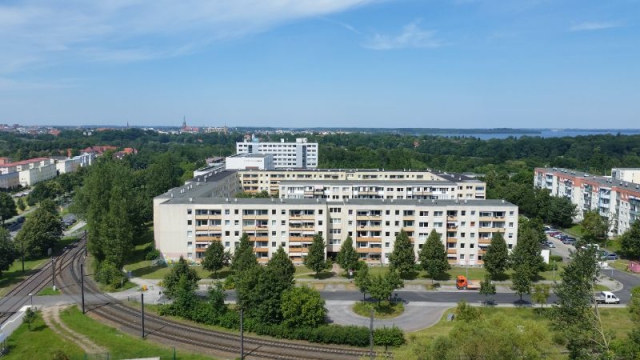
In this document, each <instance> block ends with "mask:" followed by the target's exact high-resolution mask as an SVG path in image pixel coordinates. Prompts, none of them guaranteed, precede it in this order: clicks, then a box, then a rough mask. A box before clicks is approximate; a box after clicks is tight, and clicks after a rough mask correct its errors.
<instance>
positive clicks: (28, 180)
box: [0, 158, 57, 186]
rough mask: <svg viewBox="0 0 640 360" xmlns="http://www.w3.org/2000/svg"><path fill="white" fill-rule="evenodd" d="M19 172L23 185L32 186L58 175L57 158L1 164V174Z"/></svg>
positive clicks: (19, 178)
mask: <svg viewBox="0 0 640 360" xmlns="http://www.w3.org/2000/svg"><path fill="white" fill-rule="evenodd" d="M12 172H17V173H18V182H19V183H20V185H21V186H32V185H35V184H37V183H39V182H41V181H44V180H49V179H53V178H54V177H56V175H57V171H56V164H55V160H53V159H50V158H35V159H29V160H22V161H17V162H13V163H7V164H2V165H0V173H1V174H9V173H12Z"/></svg>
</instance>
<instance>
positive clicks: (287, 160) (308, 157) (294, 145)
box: [236, 138, 318, 169]
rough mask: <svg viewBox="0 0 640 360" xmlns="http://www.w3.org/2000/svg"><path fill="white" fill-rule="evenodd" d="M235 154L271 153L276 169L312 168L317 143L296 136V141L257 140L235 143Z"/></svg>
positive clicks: (314, 166)
mask: <svg viewBox="0 0 640 360" xmlns="http://www.w3.org/2000/svg"><path fill="white" fill-rule="evenodd" d="M236 153H237V154H273V162H274V166H275V168H277V169H289V168H291V169H295V168H298V169H314V168H317V167H318V143H310V142H307V139H306V138H297V139H296V142H285V141H284V139H281V140H280V142H257V141H256V139H254V141H244V142H238V143H236Z"/></svg>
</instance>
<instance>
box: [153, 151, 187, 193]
mask: <svg viewBox="0 0 640 360" xmlns="http://www.w3.org/2000/svg"><path fill="white" fill-rule="evenodd" d="M181 175H182V169H181V168H180V164H179V160H178V159H177V157H176V156H175V155H174V154H172V153H170V152H167V153H164V154H161V155H160V156H158V157H157V158H156V159H155V161H154V163H153V164H151V165H150V166H149V168H148V172H147V184H146V186H147V189H148V191H149V197H151V198H153V197H155V196H158V195H160V194H162V193H164V192H165V191H167V190H169V189H171V188H174V187H176V186H180V184H181V183H180V176H181Z"/></svg>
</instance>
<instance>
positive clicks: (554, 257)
mask: <svg viewBox="0 0 640 360" xmlns="http://www.w3.org/2000/svg"><path fill="white" fill-rule="evenodd" d="M554 261H555V262H557V263H561V262H562V256H560V255H551V256H549V263H552V262H554Z"/></svg>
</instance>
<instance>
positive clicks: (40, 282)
mask: <svg viewBox="0 0 640 360" xmlns="http://www.w3.org/2000/svg"><path fill="white" fill-rule="evenodd" d="M84 242H85V239H84V238H82V239H81V240H79V241H78V242H76V243H75V244H73V245H71V246H69V247H68V248H67V249H65V250H64V252H63V253H62V254H61V255H60V256H58V258H57V260H56V262H55V266H56V278H58V274H60V272H62V270H64V269H66V268H67V267H68V266H69V265H70V264H71V263H72V261H73V259H74V256H75V255H76V254H77V253H78V252H80V253H81V252H82V251H84V250H83V249H84ZM52 266H53V264H52V262H49V261H48V262H47V263H46V264H45V265H44V266H43V267H41V268H40V269H38V271H37V272H36V273H34V274H32V275H31V276H29V277H28V278H26V279H25V280H24V281H22V282H21V283H19V284H18V285H17V286H16V287H14V288H13V289H11V291H9V293H7V295H5V296H4V297H2V298H1V299H0V309H1V310H2V312H1V313H0V325H2V324H4V322H5V321H7V320H8V319H9V318H10V317H11V316H12V315H13V314H15V313H16V312H17V311H18V310H20V308H22V306H24V305H25V304H26V303H27V302H28V301H29V300H30V299H29V298H30V296H29V294H33V295H35V294H37V293H38V292H39V291H40V290H42V289H44V288H45V287H46V286H47V284H48V283H49V282H51V275H52V273H51V269H52Z"/></svg>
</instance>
